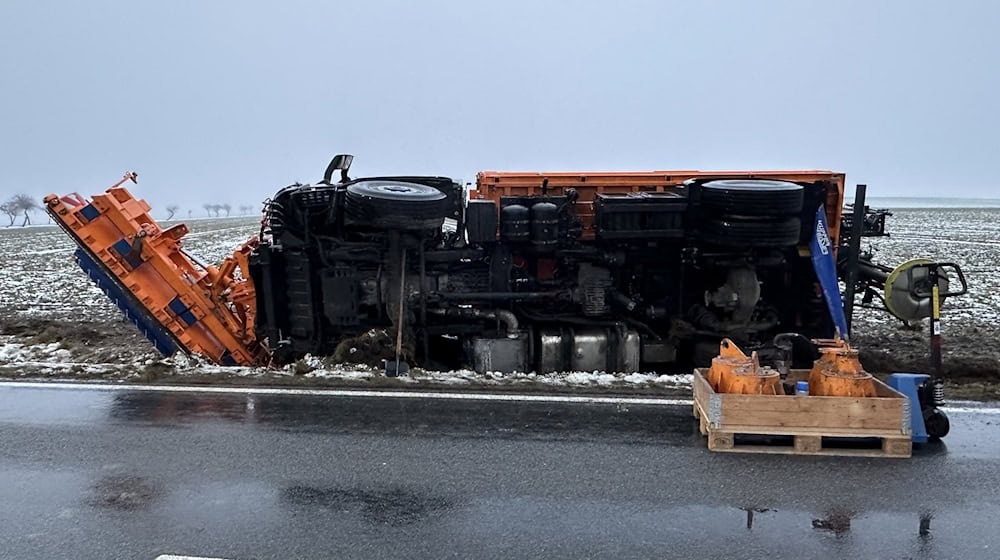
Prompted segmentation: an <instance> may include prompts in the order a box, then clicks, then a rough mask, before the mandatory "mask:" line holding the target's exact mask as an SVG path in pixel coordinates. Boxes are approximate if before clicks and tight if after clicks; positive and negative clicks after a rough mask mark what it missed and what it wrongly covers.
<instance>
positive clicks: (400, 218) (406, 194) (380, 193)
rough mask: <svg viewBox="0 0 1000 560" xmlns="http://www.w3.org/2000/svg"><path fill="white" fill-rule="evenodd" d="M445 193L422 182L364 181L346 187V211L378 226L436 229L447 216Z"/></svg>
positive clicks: (356, 217) (354, 216) (356, 218)
mask: <svg viewBox="0 0 1000 560" xmlns="http://www.w3.org/2000/svg"><path fill="white" fill-rule="evenodd" d="M447 198H448V197H447V195H445V193H443V192H441V191H439V190H438V189H435V188H434V187H430V186H427V185H421V184H419V183H405V182H402V181H361V182H358V183H354V184H353V185H349V186H348V187H347V196H346V198H345V210H346V212H347V215H348V216H350V217H351V218H353V219H354V220H357V221H359V222H366V223H370V224H372V225H374V226H375V227H383V228H400V229H414V230H423V229H435V228H439V227H441V224H442V223H444V219H445V217H446V216H447V215H448V200H447Z"/></svg>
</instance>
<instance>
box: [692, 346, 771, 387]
mask: <svg viewBox="0 0 1000 560" xmlns="http://www.w3.org/2000/svg"><path fill="white" fill-rule="evenodd" d="M708 383H709V384H710V385H711V386H712V389H714V390H715V391H716V392H719V393H739V394H744V395H784V394H785V392H784V390H783V389H782V387H781V376H780V375H779V374H778V371H777V370H775V369H771V368H769V367H760V361H759V360H758V359H757V353H756V352H752V353H751V354H750V356H749V357H747V355H746V354H744V353H743V351H742V350H740V349H739V348H738V347H737V346H736V344H735V343H733V341H732V340H729V339H728V338H724V339H723V340H722V342H721V343H720V344H719V355H718V356H716V357H715V358H712V367H711V368H709V370H708Z"/></svg>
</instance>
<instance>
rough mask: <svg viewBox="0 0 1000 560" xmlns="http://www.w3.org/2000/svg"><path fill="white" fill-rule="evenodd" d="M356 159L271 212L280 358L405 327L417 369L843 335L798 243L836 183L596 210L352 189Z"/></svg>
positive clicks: (339, 163) (442, 183) (664, 355)
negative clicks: (793, 335) (788, 335)
mask: <svg viewBox="0 0 1000 560" xmlns="http://www.w3.org/2000/svg"><path fill="white" fill-rule="evenodd" d="M349 162H350V158H346V157H343V158H340V159H339V160H335V162H332V163H331V165H330V168H329V169H328V170H327V173H326V176H325V178H324V181H322V182H320V183H318V184H316V185H298V184H296V185H292V186H290V187H286V188H285V189H282V190H280V191H279V192H278V193H277V194H276V195H275V196H274V199H273V200H271V201H270V202H269V204H268V206H267V213H266V217H267V219H266V224H265V227H264V228H263V230H262V234H263V235H262V240H261V245H260V247H259V248H258V249H257V250H256V251H255V252H254V253H253V254H252V255H251V258H250V273H251V276H252V277H253V280H254V285H255V288H256V293H257V314H256V325H255V328H256V332H257V334H258V336H259V337H261V338H264V339H266V340H267V344H268V346H269V347H270V349H271V351H272V353H273V356H274V359H275V360H276V361H277V362H278V363H281V362H287V361H290V360H294V359H297V358H299V357H301V356H303V355H305V354H307V353H312V354H317V355H322V354H330V353H334V352H337V353H338V355H339V353H340V352H341V351H344V348H345V346H344V345H345V344H346V345H347V346H348V347H349V348H347V351H346V352H347V354H348V359H359V360H361V361H364V360H366V358H367V357H366V356H364V355H360V356H359V355H357V354H356V353H355V354H351V351H352V349H353V351H358V349H359V348H365V347H366V344H369V342H365V341H371V340H384V339H391V340H393V341H395V333H396V332H397V330H396V329H397V327H399V326H402V329H401V332H402V338H401V347H402V354H403V356H402V357H403V358H405V359H406V360H407V361H408V362H410V363H417V364H421V365H424V366H430V367H470V366H472V367H476V368H477V369H481V370H497V369H499V370H510V369H521V368H533V369H536V370H537V371H552V370H554V369H559V368H570V369H586V370H588V371H589V370H593V369H607V368H612V369H620V370H625V371H636V370H639V369H642V368H648V367H656V368H658V369H662V368H663V367H668V366H669V363H670V362H672V361H673V363H675V364H676V365H677V366H678V367H679V368H682V369H686V368H688V367H690V365H691V362H692V359H693V358H696V357H697V356H698V355H699V354H698V352H699V350H698V349H699V348H710V347H712V345H713V344H714V347H715V348H716V349H717V348H718V341H719V340H720V339H721V338H723V337H728V338H731V339H733V340H735V341H737V343H738V344H740V345H742V346H748V347H753V346H754V344H757V343H762V342H763V341H770V339H771V338H772V337H773V336H774V335H775V334H777V333H779V332H785V331H791V330H794V331H796V332H802V333H804V334H807V335H809V336H830V335H831V334H832V326H831V325H830V322H829V320H828V318H827V317H826V315H825V312H824V309H825V308H824V305H823V302H822V300H819V299H817V295H816V293H817V292H816V290H815V288H814V286H813V284H814V283H815V275H814V273H813V272H812V265H811V262H810V260H809V258H808V256H803V255H800V254H799V252H798V250H797V249H796V246H797V245H799V243H800V240H801V239H803V238H804V237H803V236H804V235H806V233H807V232H809V231H811V228H812V226H813V221H812V220H813V219H814V218H813V216H814V214H815V211H816V208H817V207H818V205H819V203H820V201H821V200H823V199H824V196H825V192H826V191H825V189H826V188H827V185H825V184H823V183H816V184H797V183H787V182H781V181H753V180H739V181H735V180H716V181H708V182H702V183H699V184H694V185H691V186H680V185H678V186H677V187H671V188H668V189H666V190H662V189H657V190H655V191H652V190H651V191H648V192H633V190H632V189H630V188H627V187H626V188H617V187H616V188H608V189H595V188H593V187H586V185H585V187H586V188H589V189H590V190H589V191H587V195H586V196H589V197H590V198H588V199H586V200H588V201H589V200H593V205H592V208H593V216H589V215H585V214H581V215H577V211H578V205H577V204H576V202H577V201H578V200H579V198H580V197H581V196H584V195H583V194H582V191H583V188H581V193H578V192H577V189H575V188H565V189H561V190H557V189H554V188H548V184H547V183H546V182H545V181H543V182H542V189H541V191H533V192H540V194H534V195H521V196H506V195H503V196H500V195H497V197H496V198H495V199H493V198H491V199H476V198H473V199H471V200H468V201H466V193H465V192H464V189H463V187H462V186H461V185H460V184H458V183H456V182H454V181H452V180H450V179H447V178H443V177H418V176H406V177H375V178H361V179H350V178H348V176H347V171H348V170H347V166H348V165H349ZM338 169H339V170H340V172H341V173H340V175H341V182H340V183H336V184H331V181H332V180H333V175H334V171H336V170H338ZM520 192H526V191H520ZM803 201H805V202H803ZM446 220H447V223H446ZM452 220H454V222H453V223H452ZM591 223H592V224H593V225H592V226H591V225H590V224H591ZM583 224H587V225H586V226H584V225H583ZM403 263H405V265H403ZM401 298H402V299H401ZM400 322H401V323H402V324H401V325H400ZM372 332H374V333H375V334H371V333H372ZM365 337H368V338H365ZM359 341H360V342H359Z"/></svg>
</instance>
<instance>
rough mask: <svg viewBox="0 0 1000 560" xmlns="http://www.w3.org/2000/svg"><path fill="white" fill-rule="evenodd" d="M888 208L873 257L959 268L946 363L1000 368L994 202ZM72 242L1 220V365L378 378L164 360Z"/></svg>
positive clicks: (915, 363)
mask: <svg viewBox="0 0 1000 560" xmlns="http://www.w3.org/2000/svg"><path fill="white" fill-rule="evenodd" d="M889 220H890V221H889V230H890V231H891V232H892V237H890V238H887V239H874V240H870V242H871V244H872V245H874V247H875V248H876V249H877V250H878V251H877V253H876V255H877V257H878V260H880V261H881V262H884V263H886V264H890V265H894V264H898V263H900V262H902V261H903V260H905V259H907V258H912V257H916V256H926V257H930V258H935V259H939V260H948V261H954V262H957V263H959V264H960V265H961V266H962V267H963V268H964V269H965V270H966V273H967V277H968V279H969V289H970V295H968V296H966V297H964V298H961V299H955V300H952V301H949V302H948V304H947V305H946V307H945V310H944V321H945V323H944V331H943V332H944V336H945V359H946V367H947V369H948V370H949V371H950V372H951V374H952V375H954V376H956V377H965V376H970V377H989V378H997V377H1000V359H998V357H997V353H996V352H995V351H992V350H989V349H991V348H992V345H993V342H994V341H995V340H997V339H1000V274H998V266H1000V265H998V263H1000V208H978V209H960V208H947V209H903V210H898V211H896V212H895V215H894V216H893V217H891V218H889ZM189 225H190V227H191V230H192V232H191V233H190V234H189V235H188V236H187V237H186V238H185V243H186V244H185V247H186V248H187V249H188V250H189V251H191V252H193V253H194V254H196V255H198V256H199V257H201V258H202V259H203V260H206V261H208V262H217V261H219V260H221V259H222V258H223V257H225V256H226V255H227V254H229V253H231V252H232V251H233V250H234V249H235V248H237V247H238V246H239V245H240V244H241V243H243V242H244V241H246V240H247V239H248V238H250V237H251V236H252V235H254V234H255V233H257V229H258V227H259V226H258V222H257V219H256V218H226V219H203V220H194V221H191V222H189ZM867 242H868V241H866V243H867ZM73 250H74V246H73V244H72V242H71V241H70V239H69V238H68V237H67V236H66V234H64V233H63V232H62V231H61V230H59V229H58V228H57V227H55V226H41V227H32V228H23V229H22V228H16V227H15V228H6V229H0V262H2V263H3V264H2V268H0V374H2V375H6V376H16V375H21V374H26V373H27V374H31V375H49V376H55V377H86V378H116V379H120V378H127V377H161V376H163V375H165V374H173V373H179V374H185V375H189V376H219V375H225V376H229V377H233V376H236V377H255V378H260V377H265V378H272V377H273V378H280V377H288V378H295V379H297V380H299V381H300V382H304V381H313V382H317V383H319V382H324V381H329V382H331V383H333V382H338V383H341V382H343V383H362V384H364V383H371V382H374V381H376V380H379V379H380V378H381V375H380V374H379V373H378V372H376V371H373V370H371V369H368V368H364V367H344V366H334V365H330V364H324V363H323V362H321V361H319V360H311V361H310V360H305V361H303V363H300V364H298V370H295V369H294V368H289V369H287V370H283V371H263V370H251V369H246V368H217V367H215V366H207V365H205V364H200V363H193V362H190V361H188V360H162V359H161V357H160V356H159V355H158V354H157V353H156V352H155V351H154V350H153V349H152V347H151V346H150V345H149V344H148V343H147V342H146V341H145V339H143V338H142V337H141V336H139V335H138V333H137V332H136V331H135V329H134V328H133V327H132V326H131V325H130V324H128V323H125V322H123V321H122V319H121V317H120V314H119V313H118V311H117V309H116V308H115V307H114V306H113V305H112V304H111V303H110V302H108V301H107V299H106V298H105V297H104V295H103V294H102V293H101V292H100V291H99V290H98V289H97V288H96V287H95V286H94V285H93V284H92V283H91V282H90V281H89V280H88V279H87V278H86V276H85V275H84V274H83V272H82V271H81V270H80V269H79V267H77V265H76V263H75V262H74V261H73V259H72V253H73ZM855 342H856V343H857V344H858V345H860V347H861V349H862V355H863V358H864V360H865V362H866V365H868V367H869V369H872V370H874V371H889V370H895V371H904V370H911V371H918V370H925V369H926V360H927V357H926V354H927V350H926V349H927V345H928V342H927V334H926V329H925V328H920V329H919V330H913V329H908V328H906V327H904V326H903V325H901V324H900V323H899V322H898V321H894V320H892V319H891V318H890V317H889V316H888V315H887V314H885V313H882V312H877V311H871V310H859V311H857V313H856V322H855ZM984 349H987V350H986V351H984ZM296 373H297V374H296ZM382 379H384V378H382ZM688 381H689V380H688V379H686V378H685V376H657V375H646V374H633V375H621V374H618V375H616V374H606V373H600V372H598V373H593V372H591V373H586V372H584V373H580V372H577V373H569V374H561V375H552V376H534V375H524V374H522V375H514V376H511V375H508V376H499V375H494V376H487V377H486V378H482V377H480V376H474V375H473V374H472V373H471V372H467V371H458V372H415V375H414V377H413V379H410V380H401V381H394V382H393V383H402V384H406V383H428V384H464V385H470V384H472V385H476V384H478V385H487V386H518V385H523V384H536V385H537V384H551V385H559V386H569V387H594V388H614V387H623V388H624V387H627V388H640V387H641V388H649V389H661V388H670V387H677V386H683V385H684V384H685V383H686V382H688Z"/></svg>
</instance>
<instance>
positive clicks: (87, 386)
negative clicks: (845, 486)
mask: <svg viewBox="0 0 1000 560" xmlns="http://www.w3.org/2000/svg"><path fill="white" fill-rule="evenodd" d="M0 387H10V388H30V389H77V390H89V391H147V392H163V393H216V394H231V395H306V396H322V397H372V398H390V399H440V400H469V401H506V402H551V403H594V404H651V405H663V406H691V405H692V404H693V402H694V401H692V400H691V399H687V398H668V397H602V396H589V395H523V394H517V395H513V394H504V393H456V392H447V391H397V390H391V389H385V390H375V389H290V388H277V387H217V386H208V385H206V386H200V385H110V384H104V383H69V382H57V381H53V382H46V381H0Z"/></svg>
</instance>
